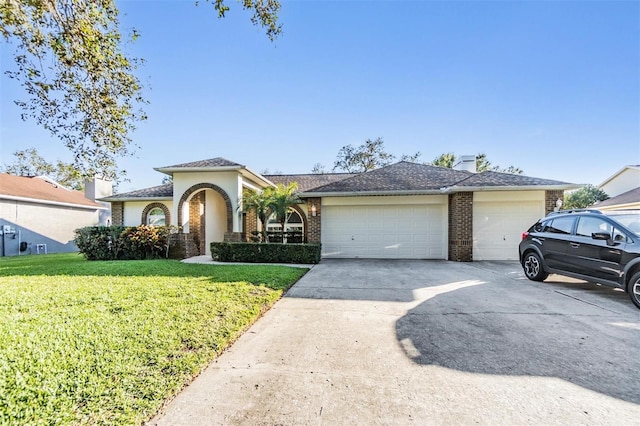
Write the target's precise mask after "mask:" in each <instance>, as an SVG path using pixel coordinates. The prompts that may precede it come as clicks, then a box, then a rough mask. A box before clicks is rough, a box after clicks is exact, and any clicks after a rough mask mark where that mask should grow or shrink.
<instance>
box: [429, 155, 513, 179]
mask: <svg viewBox="0 0 640 426" xmlns="http://www.w3.org/2000/svg"><path fill="white" fill-rule="evenodd" d="M456 159H457V157H456V155H455V154H454V153H452V152H446V153H443V154H440V155H439V156H437V157H436V158H435V159H434V160H433V161H432V162H431V163H427V164H431V165H433V166H440V167H447V168H450V169H451V168H453V165H454V164H455V162H456ZM476 171H477V172H478V173H480V172H486V171H493V172H501V173H511V174H515V175H520V174H522V173H524V172H523V170H522V169H520V168H518V167H514V166H509V167H507V168H502V167H500V166H494V165H493V164H491V161H489V159H488V158H487V154H485V153H483V152H481V153H479V154H477V155H476Z"/></svg>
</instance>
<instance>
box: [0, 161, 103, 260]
mask: <svg viewBox="0 0 640 426" xmlns="http://www.w3.org/2000/svg"><path fill="white" fill-rule="evenodd" d="M110 188H111V185H110V184H108V183H106V184H105V183H104V181H100V180H98V179H95V180H94V181H92V182H88V183H87V184H86V191H85V193H88V194H89V196H98V197H100V196H105V195H110ZM91 194H93V195H91ZM106 213H108V207H107V206H105V205H103V204H100V203H97V202H96V201H95V198H92V199H90V198H87V196H85V194H83V193H82V192H80V191H73V190H70V189H67V188H65V187H64V186H62V185H60V184H58V183H56V182H55V181H53V180H51V179H49V178H47V177H45V176H38V177H24V176H14V175H9V174H5V173H0V233H1V235H0V255H2V256H16V255H21V254H31V253H34V254H42V253H61V252H73V251H77V250H78V248H77V247H76V245H75V244H74V243H73V239H74V236H75V234H74V231H75V229H77V228H81V227H83V226H92V225H98V224H106V220H107V218H106V216H105V214H106ZM101 218H102V222H101Z"/></svg>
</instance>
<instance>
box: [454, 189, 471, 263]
mask: <svg viewBox="0 0 640 426" xmlns="http://www.w3.org/2000/svg"><path fill="white" fill-rule="evenodd" d="M449 260H453V261H456V262H472V261H473V192H456V193H454V194H450V195H449Z"/></svg>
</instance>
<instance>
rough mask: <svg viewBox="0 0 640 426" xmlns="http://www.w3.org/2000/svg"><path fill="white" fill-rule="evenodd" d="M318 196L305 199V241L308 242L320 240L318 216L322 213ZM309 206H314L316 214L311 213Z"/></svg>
mask: <svg viewBox="0 0 640 426" xmlns="http://www.w3.org/2000/svg"><path fill="white" fill-rule="evenodd" d="M320 201H321V199H320V198H308V199H307V228H306V229H307V241H308V242H310V243H319V242H320V233H321V226H320V223H321V221H320V217H321V215H322V207H321V203H320ZM311 206H315V207H316V215H315V216H314V215H313V213H312V209H311Z"/></svg>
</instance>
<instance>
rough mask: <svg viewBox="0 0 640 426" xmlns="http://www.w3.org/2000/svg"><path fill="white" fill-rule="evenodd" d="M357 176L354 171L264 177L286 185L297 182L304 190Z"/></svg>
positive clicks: (302, 190)
mask: <svg viewBox="0 0 640 426" xmlns="http://www.w3.org/2000/svg"><path fill="white" fill-rule="evenodd" d="M353 176H357V174H356V173H323V174H303V175H265V176H264V177H265V178H267V179H268V180H270V181H271V182H273V183H275V184H279V183H281V184H284V185H288V184H289V183H291V182H297V183H298V190H299V191H300V192H305V191H308V190H310V189H313V188H316V187H319V186H323V185H327V184H330V183H333V182H338V181H341V180H344V179H348V178H350V177H353Z"/></svg>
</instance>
